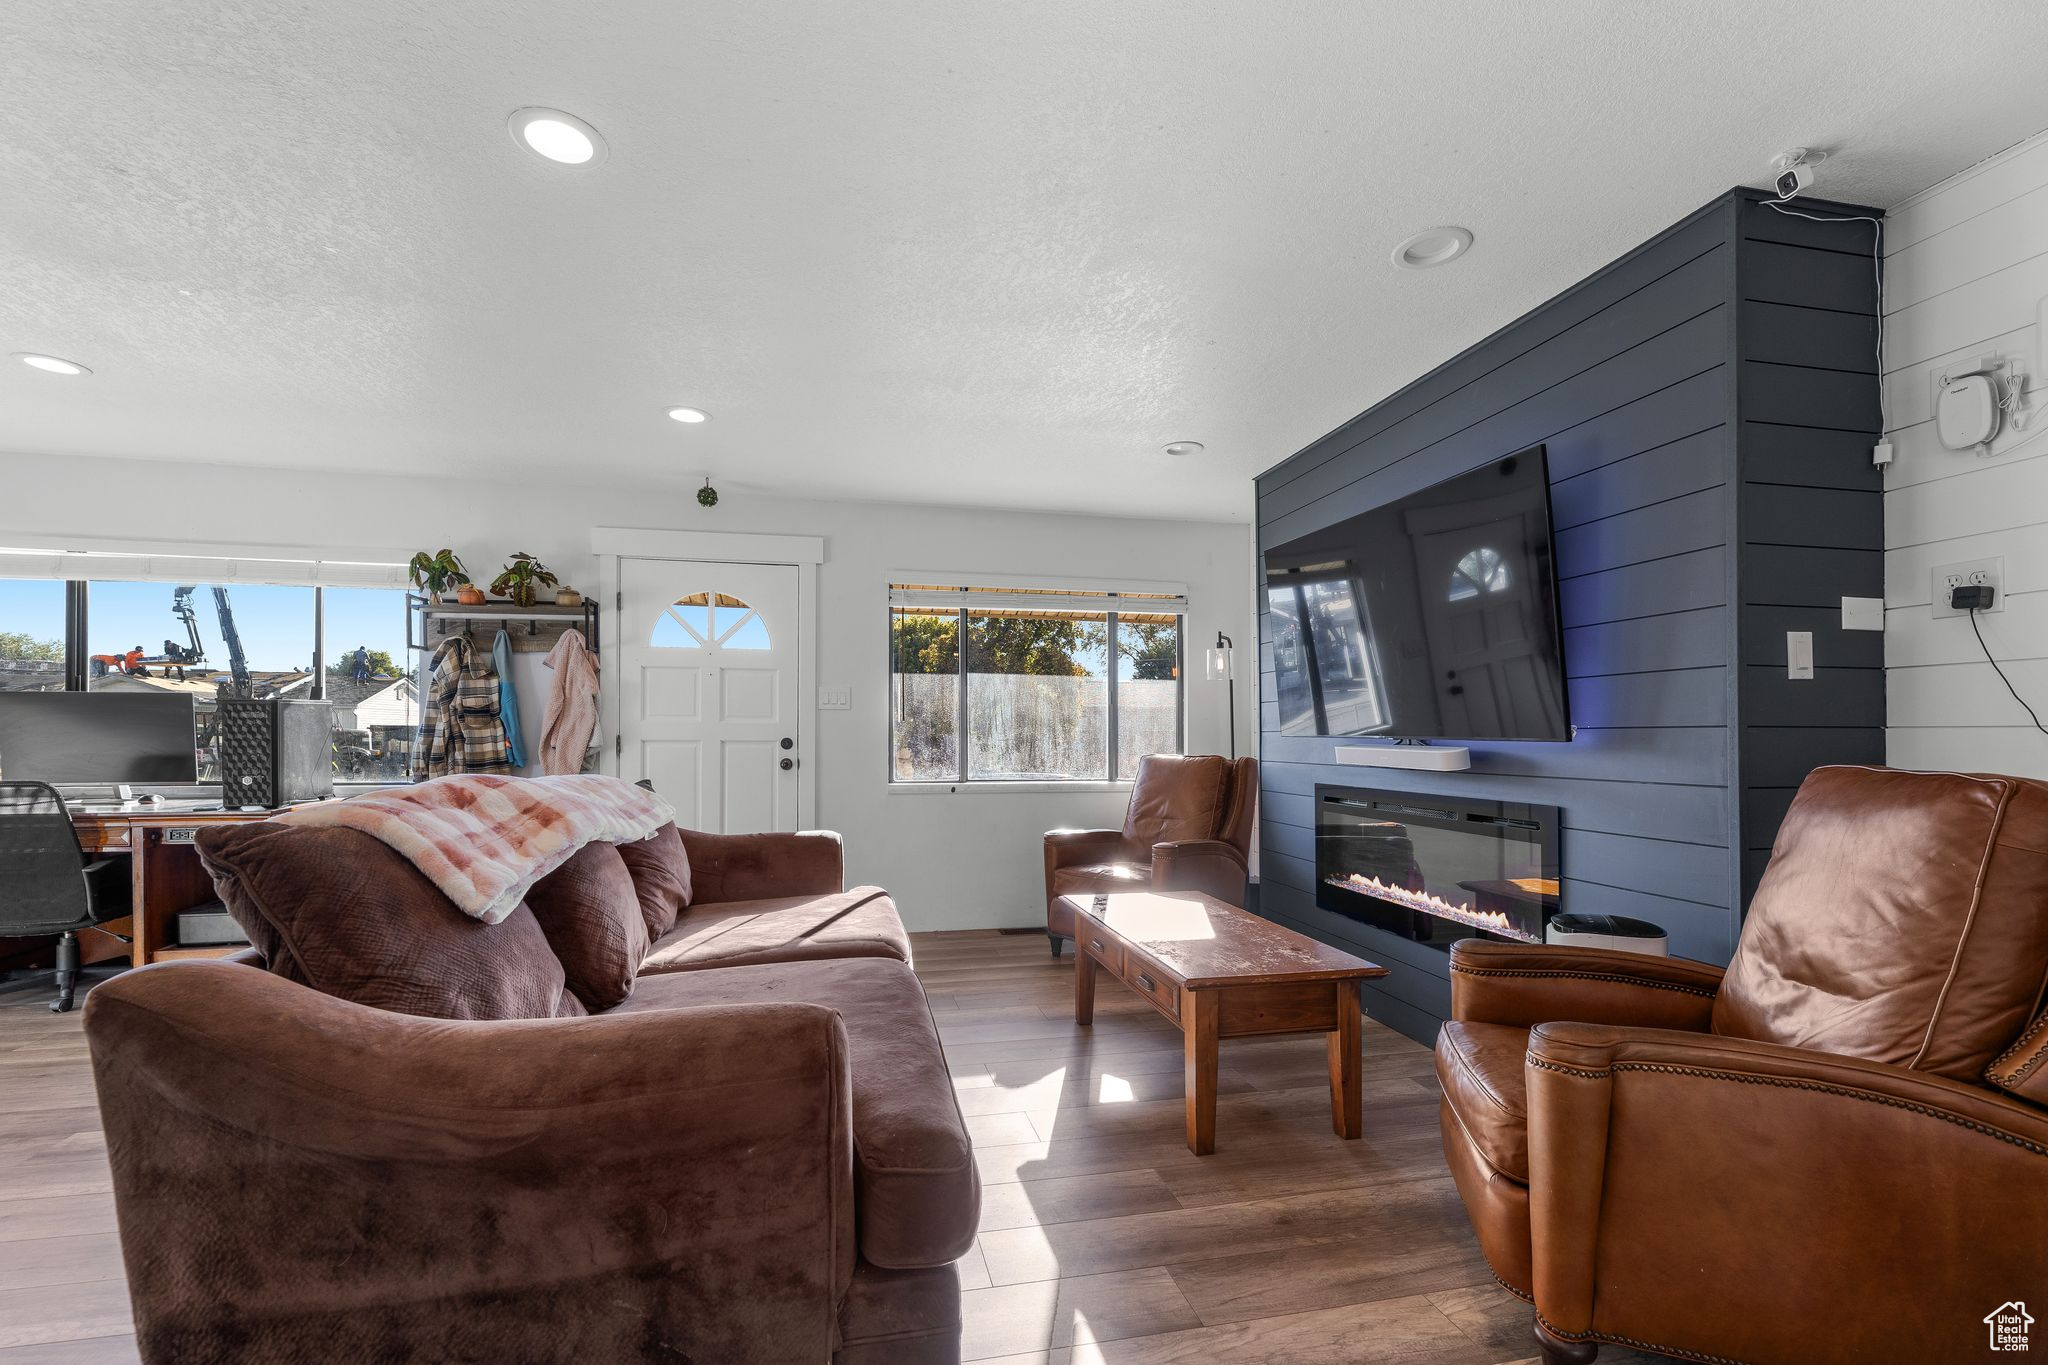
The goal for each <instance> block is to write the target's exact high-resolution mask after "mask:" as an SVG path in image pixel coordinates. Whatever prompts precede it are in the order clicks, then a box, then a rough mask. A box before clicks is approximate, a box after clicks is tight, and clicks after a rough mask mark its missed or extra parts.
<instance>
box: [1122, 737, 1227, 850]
mask: <svg viewBox="0 0 2048 1365" xmlns="http://www.w3.org/2000/svg"><path fill="white" fill-rule="evenodd" d="M1229 769H1230V760H1228V759H1226V758H1223V757H1220V756H1218V755H1216V754H1196V755H1182V754H1150V755H1147V756H1146V757H1144V758H1141V759H1139V760H1138V778H1137V781H1135V782H1133V783H1132V784H1131V804H1130V807H1129V809H1128V810H1126V811H1125V812H1124V851H1125V853H1126V854H1127V855H1128V856H1129V857H1131V858H1132V859H1134V860H1136V861H1139V862H1148V863H1149V862H1150V861H1151V860H1152V845H1154V844H1165V843H1174V842H1177V841H1179V840H1182V839H1213V838H1215V837H1216V830H1217V828H1218V826H1219V825H1220V824H1221V822H1222V819H1223V798H1224V791H1223V785H1224V779H1225V777H1227V776H1228V775H1229Z"/></svg>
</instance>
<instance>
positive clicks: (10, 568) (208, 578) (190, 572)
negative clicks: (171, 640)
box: [0, 549, 411, 588]
mask: <svg viewBox="0 0 2048 1365" xmlns="http://www.w3.org/2000/svg"><path fill="white" fill-rule="evenodd" d="M0 578H45V579H48V578H60V579H61V578H78V579H98V580H100V581H102V582H129V583H133V582H142V583H277V584H283V585H286V586H293V585H305V586H308V587H310V586H313V585H315V584H318V585H320V586H322V587H330V588H403V587H405V586H406V585H407V584H408V583H409V582H410V581H411V580H410V579H409V578H408V577H407V576H406V570H405V565H403V564H377V563H367V562H363V561H356V560H336V559H259V558H254V557H238V558H226V557H218V556H202V555H149V554H122V553H118V552H102V551H96V550H8V549H0Z"/></svg>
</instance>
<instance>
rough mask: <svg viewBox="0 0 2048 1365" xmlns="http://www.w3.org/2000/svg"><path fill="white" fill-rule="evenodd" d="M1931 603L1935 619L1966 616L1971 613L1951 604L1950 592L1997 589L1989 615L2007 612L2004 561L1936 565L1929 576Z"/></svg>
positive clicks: (1983, 560) (1976, 560) (1972, 560)
mask: <svg viewBox="0 0 2048 1365" xmlns="http://www.w3.org/2000/svg"><path fill="white" fill-rule="evenodd" d="M1928 578H1929V580H1930V581H1929V583H1928V585H1927V594H1928V599H1929V600H1930V601H1931V602H1933V604H1934V614H1935V615H1936V616H1967V615H1969V613H1968V612H1962V611H1957V610H1956V609H1955V608H1954V607H1952V606H1950V605H1949V604H1948V590H1949V589H1950V588H1966V587H1967V588H1996V589H1997V590H1998V591H1997V592H1995V593H1994V594H1992V598H1991V605H1990V606H1989V607H1987V608H1985V610H1986V611H2004V610H2005V560H2004V558H2003V557H1998V556H1994V557H1993V558H1990V559H1965V560H1962V561H1960V562H1959V563H1955V564H1937V565H1935V566H1934V568H1933V569H1932V570H1931V571H1930V572H1929V574H1928Z"/></svg>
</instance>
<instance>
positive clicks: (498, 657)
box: [491, 626, 526, 768]
mask: <svg viewBox="0 0 2048 1365" xmlns="http://www.w3.org/2000/svg"><path fill="white" fill-rule="evenodd" d="M491 662H492V664H494V665H495V666H496V667H497V670H498V718H499V719H500V720H502V721H503V722H504V723H505V750H506V755H505V756H506V757H507V758H509V759H511V761H512V766H513V767H514V768H523V767H525V766H526V741H524V740H522V739H521V738H520V737H519V693H518V691H517V690H515V689H514V688H513V686H512V637H511V636H510V635H507V634H506V633H505V628H504V627H503V626H500V627H499V628H498V638H497V639H495V640H493V641H492V642H491Z"/></svg>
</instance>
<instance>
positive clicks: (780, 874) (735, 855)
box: [678, 829, 846, 905]
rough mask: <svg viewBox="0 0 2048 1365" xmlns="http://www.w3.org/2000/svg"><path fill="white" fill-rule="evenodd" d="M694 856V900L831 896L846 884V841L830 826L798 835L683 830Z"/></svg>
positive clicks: (689, 852)
mask: <svg viewBox="0 0 2048 1365" xmlns="http://www.w3.org/2000/svg"><path fill="white" fill-rule="evenodd" d="M678 832H679V833H680V834H681V835H682V837H683V852H684V853H685V854H687V855H688V856H689V859H690V904H692V905H715V904H717V903H718V902H720V901H757V900H767V899H768V898H770V897H772V896H826V895H833V894H835V893H837V892H840V891H844V890H845V889H846V846H845V843H844V842H843V841H842V840H841V839H840V837H839V835H838V834H837V833H836V832H835V831H833V830H829V829H810V830H803V831H800V832H799V833H796V834H704V833H702V832H700V831H698V830H693V829H685V830H679V831H678Z"/></svg>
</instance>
